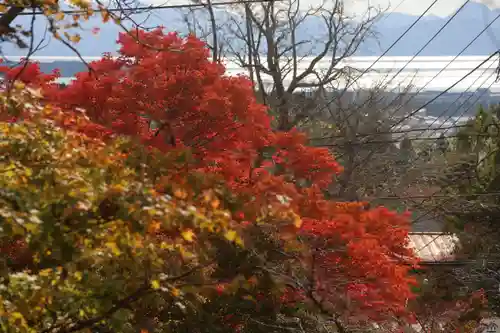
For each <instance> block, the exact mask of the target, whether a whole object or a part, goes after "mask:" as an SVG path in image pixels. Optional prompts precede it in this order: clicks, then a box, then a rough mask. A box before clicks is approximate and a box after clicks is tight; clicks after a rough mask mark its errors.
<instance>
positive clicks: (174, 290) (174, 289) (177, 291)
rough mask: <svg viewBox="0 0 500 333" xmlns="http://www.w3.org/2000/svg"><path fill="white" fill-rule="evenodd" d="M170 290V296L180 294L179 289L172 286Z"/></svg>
mask: <svg viewBox="0 0 500 333" xmlns="http://www.w3.org/2000/svg"><path fill="white" fill-rule="evenodd" d="M170 292H171V293H172V296H174V297H179V295H180V294H181V292H180V290H179V289H177V288H172V290H171V291H170Z"/></svg>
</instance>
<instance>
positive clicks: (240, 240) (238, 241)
mask: <svg viewBox="0 0 500 333" xmlns="http://www.w3.org/2000/svg"><path fill="white" fill-rule="evenodd" d="M234 243H235V244H236V245H238V246H241V247H243V239H241V237H238V236H236V238H235V239H234Z"/></svg>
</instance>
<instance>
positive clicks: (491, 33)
mask: <svg viewBox="0 0 500 333" xmlns="http://www.w3.org/2000/svg"><path fill="white" fill-rule="evenodd" d="M226 15H230V14H228V13H227V12H225V11H223V10H219V11H218V16H219V17H220V18H221V19H222V20H224V19H225V18H226V17H225V16H226ZM499 16H500V10H498V9H497V10H491V9H489V8H488V7H487V6H486V5H483V4H480V3H476V2H470V3H469V4H467V5H466V7H465V8H464V9H463V10H462V11H461V12H460V13H458V15H457V16H456V17H455V18H454V19H453V20H452V21H451V23H450V24H449V25H448V26H447V27H446V28H445V29H444V31H442V32H441V34H440V35H439V36H438V37H436V39H435V40H434V41H433V42H432V43H430V44H429V46H428V47H426V49H425V50H424V51H423V52H422V53H420V55H421V56H454V55H456V54H458V53H459V52H460V51H461V50H462V48H463V47H465V46H466V45H467V44H468V43H469V42H470V41H471V40H472V39H473V38H475V37H476V36H477V35H478V34H479V33H480V32H481V30H483V29H484V28H485V26H486V25H487V24H488V23H489V22H490V21H491V20H493V19H495V18H498V17H499ZM181 18H182V15H181V13H180V12H179V11H177V10H159V11H157V12H156V15H154V16H152V17H151V18H150V19H149V21H148V23H149V25H162V26H164V27H165V28H166V29H167V30H171V31H172V30H177V31H181V32H182V31H185V28H184V27H185V25H184V23H183V22H182V20H181ZM416 19H417V16H412V15H407V14H402V13H390V14H386V15H384V16H382V18H381V19H380V20H379V21H378V22H377V23H376V24H375V27H374V30H375V31H376V33H377V35H378V38H377V40H374V39H372V40H368V41H366V42H365V43H364V44H363V45H362V46H361V47H360V49H359V50H358V53H357V54H356V55H359V56H378V55H380V54H381V53H382V52H383V51H384V50H386V49H387V48H388V47H389V46H390V45H391V44H392V43H393V42H394V41H395V40H396V39H397V38H398V37H399V36H400V35H401V34H402V33H403V32H404V31H405V30H406V29H407V28H408V27H409V26H410V25H411V24H412V23H413V22H414V21H415V20H416ZM29 20H30V18H29V17H27V16H23V17H19V18H17V19H16V21H14V23H15V24H23V25H27V24H28V22H29ZM137 20H138V21H140V19H139V18H138V19H137ZM318 20H319V18H318ZM447 20H448V18H446V17H445V18H441V17H437V16H426V17H424V18H422V19H421V20H420V21H419V22H418V23H417V24H416V25H415V27H413V29H411V30H410V32H409V33H408V34H407V35H406V36H405V37H404V38H403V39H402V40H401V41H400V42H398V43H397V44H396V46H395V47H394V48H392V49H391V50H390V52H388V53H387V55H388V56H412V55H414V54H415V53H416V52H417V51H418V50H419V49H420V48H421V47H422V46H423V45H424V44H425V43H426V42H427V41H428V40H429V39H430V38H431V37H432V36H433V35H434V34H435V33H436V32H437V31H438V30H439V29H440V28H441V26H442V25H443V24H445V22H446V21H447ZM318 23H319V22H318V21H316V19H311V20H309V21H308V22H306V23H305V24H304V25H303V28H302V29H303V31H299V34H307V33H314V31H315V30H317V28H316V27H317V26H318ZM35 25H36V31H38V33H37V36H38V39H39V38H40V37H41V35H42V33H41V32H42V31H43V30H44V29H45V23H44V22H43V20H42V19H41V18H40V19H38V20H37V21H36V23H35ZM93 26H99V27H100V28H101V31H100V33H99V35H98V36H94V35H93V34H92V33H91V29H92V27H93ZM86 28H87V30H86V31H84V32H83V33H82V34H81V35H82V40H81V42H80V43H79V45H78V47H77V49H78V50H79V52H80V53H81V55H83V56H100V55H102V53H104V52H112V53H113V52H115V51H116V44H115V41H116V39H117V37H118V33H119V32H120V28H119V27H117V26H115V25H113V24H106V25H102V23H101V22H100V21H99V20H98V19H92V20H90V22H89V23H88V24H87V25H86ZM0 47H1V49H2V52H3V54H5V55H11V56H22V55H24V54H25V52H26V51H24V50H19V49H18V48H16V47H15V46H13V45H10V44H7V43H2V44H0ZM498 49H500V19H498V20H496V21H495V23H494V24H492V26H491V27H490V28H489V29H488V30H487V31H486V32H485V33H483V35H482V36H481V37H479V38H478V39H477V40H476V41H475V42H474V44H473V45H472V46H471V47H469V48H468V49H467V50H466V51H465V52H464V53H462V55H489V54H491V53H493V52H495V51H496V50H498ZM37 55H39V56H74V55H75V54H74V53H73V52H72V51H71V50H70V49H69V48H67V47H65V46H64V45H62V44H61V43H60V42H58V41H56V40H52V41H50V43H49V44H48V45H47V46H46V47H45V48H44V49H42V50H40V51H38V52H37Z"/></svg>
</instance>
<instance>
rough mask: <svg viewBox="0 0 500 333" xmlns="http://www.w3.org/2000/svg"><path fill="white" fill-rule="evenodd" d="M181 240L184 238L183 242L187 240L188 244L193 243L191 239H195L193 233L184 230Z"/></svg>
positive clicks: (189, 230)
mask: <svg viewBox="0 0 500 333" xmlns="http://www.w3.org/2000/svg"><path fill="white" fill-rule="evenodd" d="M181 235H182V238H184V239H185V240H187V241H188V242H192V241H193V238H194V237H195V234H194V232H193V230H191V229H188V230H184V231H183V232H182V233H181Z"/></svg>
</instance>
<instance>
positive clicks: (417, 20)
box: [319, 0, 438, 112]
mask: <svg viewBox="0 0 500 333" xmlns="http://www.w3.org/2000/svg"><path fill="white" fill-rule="evenodd" d="M437 2H438V0H434V1H433V2H432V3H431V4H430V5H429V6H428V7H427V9H426V10H425V11H424V12H423V13H422V14H420V16H419V17H417V19H416V20H415V21H414V22H413V23H412V24H411V25H410V26H409V27H408V28H407V29H406V30H405V31H404V32H403V33H402V34H401V35H400V36H399V37H398V38H397V39H396V40H395V41H394V42H393V43H392V44H391V45H390V46H389V47H388V48H387V49H386V50H385V51H384V52H383V53H382V54H381V55H380V56H379V57H378V58H377V59H375V61H374V62H373V63H372V64H371V65H370V66H368V68H366V69H365V70H364V71H363V72H362V73H361V74H360V75H359V76H358V77H357V78H356V79H355V80H354V81H352V82H350V84H348V85H347V86H346V87H345V88H344V93H345V91H347V89H349V87H351V86H352V85H353V84H355V83H356V82H357V80H358V79H359V78H361V77H362V76H363V75H365V74H366V73H368V71H369V70H370V69H372V68H373V66H375V64H376V63H378V62H379V61H380V59H382V58H383V57H384V56H385V55H386V54H387V53H389V51H390V50H392V48H393V47H394V46H396V44H397V43H399V41H401V39H403V38H404V37H405V36H406V34H408V32H410V30H411V29H413V27H414V26H415V25H417V23H418V22H419V21H420V20H421V19H422V18H423V17H424V16H425V15H426V14H427V13H428V12H429V10H431V8H432V7H434V5H435V4H436V3H437ZM332 102H333V101H330V102H329V103H327V105H325V107H328V106H329V105H330V104H331V103H332ZM325 107H323V108H322V109H321V110H319V111H320V112H321V111H322V110H324V108H325Z"/></svg>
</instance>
